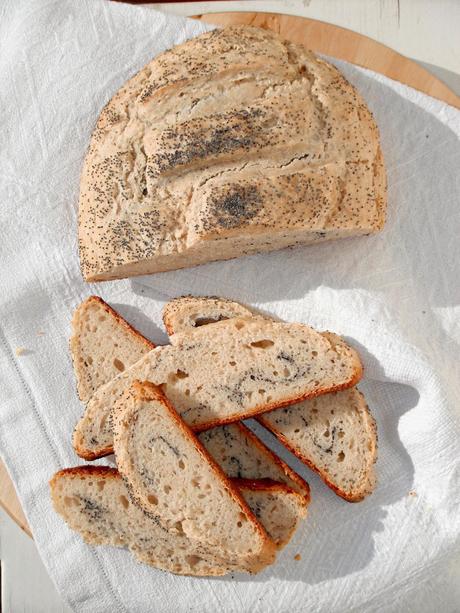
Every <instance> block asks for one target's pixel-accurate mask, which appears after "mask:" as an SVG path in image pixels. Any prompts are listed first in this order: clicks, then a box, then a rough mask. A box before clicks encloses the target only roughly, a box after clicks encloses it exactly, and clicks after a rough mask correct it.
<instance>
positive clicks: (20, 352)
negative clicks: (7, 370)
mask: <svg viewBox="0 0 460 613" xmlns="http://www.w3.org/2000/svg"><path fill="white" fill-rule="evenodd" d="M26 351H27V349H26V348H25V347H16V355H24V353H25V352H26Z"/></svg>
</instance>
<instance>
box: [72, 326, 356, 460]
mask: <svg viewBox="0 0 460 613" xmlns="http://www.w3.org/2000/svg"><path fill="white" fill-rule="evenodd" d="M171 342H172V345H168V346H165V347H157V348H156V349H153V350H152V351H150V352H149V353H148V354H147V355H146V356H144V358H141V359H140V360H139V361H138V362H137V363H136V364H134V365H133V366H131V367H130V368H129V369H127V370H126V371H124V372H123V373H120V374H119V375H118V376H117V377H116V378H115V379H113V380H112V381H110V382H109V383H107V384H106V385H104V386H102V387H101V388H99V389H98V390H97V391H96V393H95V394H94V395H93V397H92V398H91V399H90V401H89V402H88V404H87V405H86V410H85V414H84V416H83V417H82V419H81V420H80V422H79V423H78V424H77V427H76V429H75V433H74V448H75V450H76V452H77V453H78V454H79V455H80V456H81V457H84V458H86V459H94V458H97V457H101V456H102V455H104V454H108V453H110V452H111V450H112V431H111V423H110V419H109V416H110V411H111V409H112V407H113V406H114V404H115V402H116V400H117V399H118V398H120V396H121V395H122V394H123V392H124V390H125V389H126V388H127V387H128V386H129V385H130V384H131V383H132V381H133V380H135V379H139V380H147V381H151V382H152V383H154V384H155V385H161V386H162V389H163V391H164V393H165V394H166V396H167V397H168V399H169V400H170V401H171V402H172V404H173V406H174V407H175V409H176V410H177V411H178V412H179V414H180V415H181V416H182V417H183V419H184V420H185V421H186V422H187V424H188V425H189V426H190V427H191V428H192V429H193V430H194V431H196V432H200V431H203V430H206V429H208V428H212V427H213V426H215V425H223V424H225V423H230V422H232V421H237V420H239V419H242V418H245V417H249V416H251V415H257V414H259V413H262V412H264V411H269V410H272V409H274V408H277V407H281V406H286V405H288V404H292V403H294V402H298V401H300V400H302V399H304V398H309V397H314V396H317V395H320V394H324V393H326V392H330V391H335V390H339V389H342V388H348V387H350V386H352V385H354V384H355V383H356V382H357V381H359V379H360V378H361V375H362V366H361V362H360V359H359V357H358V354H357V353H356V351H354V350H353V349H352V348H351V347H349V346H348V345H346V343H345V342H344V341H342V340H341V339H338V338H337V337H334V338H333V339H332V340H330V339H328V338H326V337H325V336H324V335H322V334H320V333H319V332H316V331H315V330H313V329H312V328H310V327H308V326H305V325H303V324H295V323H289V324H288V323H279V322H272V321H269V320H266V319H262V318H256V317H251V318H247V319H229V320H227V321H220V322H218V323H215V324H213V325H212V326H202V327H199V328H197V329H196V330H194V331H193V332H190V333H187V334H174V335H173V336H172V337H171Z"/></svg>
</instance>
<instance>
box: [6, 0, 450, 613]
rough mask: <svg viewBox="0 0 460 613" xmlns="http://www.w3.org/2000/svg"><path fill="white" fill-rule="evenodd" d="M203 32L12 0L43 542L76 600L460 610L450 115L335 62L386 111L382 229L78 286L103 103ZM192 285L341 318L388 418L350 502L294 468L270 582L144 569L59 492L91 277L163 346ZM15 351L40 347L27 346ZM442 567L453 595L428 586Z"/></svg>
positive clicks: (70, 461) (77, 5) (15, 373)
mask: <svg viewBox="0 0 460 613" xmlns="http://www.w3.org/2000/svg"><path fill="white" fill-rule="evenodd" d="M204 29H205V28H204V26H203V25H202V24H199V23H197V22H193V21H188V20H184V19H182V18H176V17H172V16H165V15H162V14H160V13H157V12H155V11H152V10H146V9H143V8H136V7H132V6H127V5H120V4H116V3H107V2H102V1H100V0H90V1H86V2H80V1H75V2H69V1H65V0H40V1H36V2H29V1H28V0H20V1H18V0H6V2H5V0H4V1H3V3H2V4H1V7H0V104H1V116H0V126H1V141H0V142H1V147H0V199H1V208H0V216H1V218H0V228H1V241H0V250H1V280H0V326H1V343H0V347H1V349H0V359H1V379H2V383H1V392H0V395H1V413H0V419H1V428H0V447H1V453H2V456H3V458H4V460H5V462H6V464H7V466H8V469H9V471H10V474H11V476H12V478H13V480H14V482H15V484H16V487H17V488H18V491H19V496H20V499H21V502H22V504H23V507H24V510H25V512H26V515H27V518H28V521H29V523H30V526H31V528H32V531H33V534H34V538H35V542H36V544H37V547H38V549H39V551H40V554H41V556H42V558H43V560H44V563H45V564H46V567H47V569H48V571H49V573H50V575H51V577H52V578H53V580H54V581H55V583H56V585H57V587H58V588H59V590H60V592H61V593H62V595H63V597H64V598H65V599H66V600H67V601H68V602H69V603H70V605H71V606H72V607H73V608H74V609H75V610H76V611H84V612H88V611H89V612H99V611H101V612H106V611H107V612H108V611H110V612H111V611H136V612H144V611H159V612H160V611H161V612H179V613H181V612H185V611H199V612H200V613H201V612H205V613H207V612H209V613H213V612H215V611H225V612H230V611H235V612H238V613H240V612H251V613H256V612H264V613H265V612H272V611H273V612H282V611H289V612H291V613H295V612H300V611H307V610H308V611H315V612H322V611H324V612H328V613H334V612H343V611H352V610H353V611H355V610H356V611H376V610H379V611H401V610H404V611H411V610H414V611H415V610H417V611H427V612H432V611H434V610H439V611H441V610H443V611H454V610H458V609H457V608H456V606H455V604H453V603H454V602H455V593H456V594H457V596H458V587H457V588H456V589H457V592H455V587H454V586H453V585H452V582H451V581H450V580H449V577H451V575H448V574H446V573H447V572H448V571H446V568H447V569H449V568H450V569H451V568H452V567H451V566H449V564H451V561H452V560H453V559H454V556H455V554H456V553H458V545H459V530H460V508H459V503H460V482H459V481H460V479H459V455H460V453H459V452H460V446H459V438H458V433H459V428H458V406H456V404H457V398H458V397H459V396H460V376H459V367H458V364H459V360H458V353H459V343H460V324H459V316H460V283H459V271H458V267H459V262H460V260H459V255H460V253H459V236H460V206H459V202H460V179H459V177H460V173H459V164H460V157H459V153H460V144H459V135H460V113H459V112H458V111H457V110H455V109H453V108H451V107H448V106H447V105H445V104H442V103H441V102H438V101H436V100H433V99H431V98H429V97H427V96H425V95H422V94H421V93H418V92H416V91H414V90H411V89H409V88H407V87H404V86H402V85H400V84H398V83H395V82H392V81H390V80H388V79H386V78H384V77H382V76H379V75H376V74H373V73H371V72H369V71H366V70H363V69H359V68H356V67H354V66H350V65H347V64H344V63H342V62H336V63H337V64H338V65H339V66H340V68H341V69H342V70H343V71H344V73H345V74H346V76H347V77H348V78H349V79H350V81H352V82H353V83H354V84H356V86H357V87H358V89H359V90H360V92H361V93H362V94H363V96H364V97H365V99H366V100H367V102H368V104H369V106H370V108H371V109H372V111H373V112H374V114H375V117H376V120H377V122H378V124H379V126H380V130H381V136H382V144H383V150H384V154H385V161H386V166H387V170H388V184H389V185H388V195H389V208H388V221H387V224H386V227H385V229H384V231H383V232H382V233H381V234H379V235H377V236H372V237H367V238H358V239H350V240H346V241H341V242H336V243H331V244H325V245H321V246H316V247H310V248H299V249H296V250H288V251H282V252H278V253H272V254H268V255H261V256H254V257H246V258H242V259H238V260H234V261H230V262H218V263H214V264H210V265H206V266H202V267H200V268H194V269H190V270H183V271H179V272H171V273H165V274H159V275H155V276H152V277H145V278H139V279H133V280H125V281H118V282H111V283H104V284H99V285H93V286H90V285H87V284H85V283H84V282H83V281H82V278H81V276H80V271H79V262H78V256H77V240H76V236H77V221H76V212H77V197H78V185H79V174H80V168H81V164H82V159H83V156H84V154H85V150H86V147H87V144H88V141H89V137H90V134H91V131H92V129H93V126H94V124H95V121H96V118H97V116H98V113H99V112H100V110H101V108H102V106H103V105H104V103H105V102H106V101H107V100H108V99H109V98H110V97H111V96H112V94H113V93H114V92H115V91H116V90H117V89H118V87H119V86H120V85H121V84H122V83H123V82H124V81H125V80H126V79H127V78H128V77H129V76H130V75H132V74H133V73H134V72H136V70H138V69H139V68H140V67H142V66H143V65H144V64H145V63H146V62H147V61H148V60H149V59H150V58H151V57H152V56H154V55H155V54H156V53H158V52H160V51H161V50H163V49H165V48H166V47H169V46H172V45H173V44H174V43H178V42H180V41H183V40H184V39H186V38H188V37H191V36H192V35H195V34H198V33H200V32H202V31H203V30H204ZM188 292H192V293H196V294H219V295H223V296H227V297H230V298H234V299H237V300H241V301H243V302H247V303H248V304H251V305H254V306H256V307H260V308H262V309H264V310H266V311H269V312H270V313H274V314H276V315H278V316H280V317H282V318H284V319H286V320H292V321H301V322H308V323H309V324H311V325H313V326H316V327H318V328H319V329H325V328H327V329H330V330H334V331H335V332H337V333H339V334H342V335H345V337H346V338H348V339H349V340H350V342H352V343H353V344H354V345H355V346H356V347H357V348H358V349H359V350H360V352H361V355H362V357H363V360H364V364H365V369H366V370H365V379H364V382H363V384H362V389H363V391H364V392H365V393H366V395H367V398H368V400H369V404H370V406H371V408H372V411H373V413H374V415H375V416H376V418H377V422H378V429H379V442H380V453H379V459H378V463H377V473H378V479H379V485H378V487H377V490H376V491H375V493H374V494H373V495H372V496H371V497H370V498H368V499H367V500H366V501H364V502H362V503H360V504H358V505H350V504H348V503H346V502H344V501H342V500H341V499H339V498H337V497H336V496H335V495H334V494H333V493H332V492H331V491H330V490H328V489H327V488H326V487H325V486H324V485H323V484H322V482H321V481H320V480H319V479H318V478H317V477H316V476H314V475H312V473H311V472H309V471H307V470H306V469H303V468H302V467H301V466H300V465H299V463H296V462H294V463H293V464H294V465H295V466H296V467H297V468H298V469H299V470H300V472H301V473H302V475H304V476H306V477H307V478H308V480H309V481H310V483H311V485H312V503H311V507H310V513H309V516H308V518H307V520H306V521H305V522H304V523H303V525H302V526H301V527H300V529H299V530H298V533H297V534H296V536H295V537H294V539H293V541H292V542H291V544H290V545H289V546H288V547H287V548H286V549H285V550H284V551H283V552H282V553H281V554H280V555H279V556H278V561H277V563H276V564H275V565H274V566H273V567H271V568H269V569H267V570H265V571H264V572H263V573H262V574H260V575H258V576H255V577H244V576H236V577H234V578H222V579H212V580H208V579H193V578H184V577H175V576H173V575H169V574H166V573H161V572H158V571H156V570H154V569H151V568H149V567H145V566H141V565H138V564H136V563H135V562H134V561H133V560H132V558H131V556H130V555H129V554H128V553H127V552H126V551H123V550H117V549H112V548H103V547H100V548H91V547H88V546H87V545H85V544H84V543H83V542H82V540H81V538H80V537H79V536H78V535H76V534H74V533H72V532H71V531H70V530H69V529H67V527H66V526H65V525H64V523H63V521H62V520H61V518H60V517H58V516H57V515H56V514H55V513H54V512H53V510H52V508H51V504H50V498H49V491H48V480H49V478H50V477H51V476H52V474H53V473H54V472H55V471H56V470H58V469H60V468H63V467H66V466H72V465H76V464H78V463H79V461H78V459H77V457H76V456H75V454H74V452H73V451H72V447H71V442H70V439H71V433H72V429H73V427H74V425H75V423H76V421H77V419H78V417H79V416H80V414H81V411H82V407H81V405H80V403H79V401H78V400H77V396H76V393H75V383H74V378H73V372H72V365H71V361H70V356H69V351H68V338H69V334H70V320H71V316H72V312H73V310H74V308H75V307H76V306H77V304H78V303H79V302H80V301H81V300H83V299H84V298H86V297H87V296H88V295H89V294H90V293H98V294H100V295H101V296H102V297H103V298H104V299H106V300H107V301H109V302H110V303H111V304H112V305H113V306H114V307H115V308H116V309H118V310H120V312H121V313H122V314H123V315H125V316H126V317H127V318H128V320H129V321H131V322H132V323H133V324H134V325H135V326H136V327H138V328H139V329H140V330H141V331H142V332H144V333H145V334H147V335H148V336H150V337H151V338H152V340H154V341H156V342H164V341H165V340H166V337H165V334H164V332H163V330H162V326H161V319H160V311H161V307H162V305H163V303H164V302H165V301H166V300H167V299H169V298H171V297H173V296H176V295H179V294H183V293H188ZM39 332H43V335H39ZM17 347H23V348H25V349H26V351H25V352H24V353H23V354H22V355H16V351H15V349H16V348H17ZM456 412H457V413H456ZM410 492H412V493H411V495H409V493H410ZM297 553H300V554H301V560H300V561H296V560H294V555H295V554H297ZM436 576H439V581H440V582H441V584H440V585H442V589H440V588H439V585H438V589H435V590H430V589H429V586H430V585H431V584H432V582H433V577H436ZM453 590H454V591H453Z"/></svg>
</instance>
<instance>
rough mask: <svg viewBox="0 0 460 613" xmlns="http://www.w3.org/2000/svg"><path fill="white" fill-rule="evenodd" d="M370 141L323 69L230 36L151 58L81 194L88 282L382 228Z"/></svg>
mask: <svg viewBox="0 0 460 613" xmlns="http://www.w3.org/2000/svg"><path fill="white" fill-rule="evenodd" d="M385 207H386V181H385V171H384V166H383V161H382V153H381V149H380V145H379V133H378V129H377V126H376V124H375V122H374V120H373V118H372V115H371V113H370V111H369V109H368V108H367V106H366V104H365V102H364V101H363V99H362V98H361V96H360V95H359V94H358V93H357V91H356V90H355V89H354V87H352V85H350V83H349V82H348V81H347V80H346V79H345V78H344V77H343V75H342V74H341V73H340V72H339V70H337V68H335V67H334V66H332V65H331V64H329V63H328V62H326V61H324V60H322V59H320V58H318V57H317V56H316V55H314V54H313V53H311V52H310V51H308V50H307V49H305V48H304V47H303V46H301V45H298V44H294V43H291V42H288V41H285V40H282V39H281V38H280V37H279V36H277V35H276V34H274V33H273V32H270V31H266V30H261V29H258V28H253V27H247V26H232V27H227V28H224V29H222V30H214V31H213V32H208V33H206V34H202V35H201V36H198V37H197V38H194V39H193V40H189V41H187V42H186V43H184V44H182V45H179V46H177V47H174V48H173V49H171V50H170V51H167V52H166V53H163V54H161V55H159V56H158V57H156V58H155V59H153V60H152V61H151V62H150V63H149V64H148V65H147V66H146V67H145V68H143V69H142V70H141V71H140V72H139V73H138V74H136V75H135V76H134V77H133V78H132V79H131V80H130V81H128V82H127V83H126V84H125V85H124V86H123V87H122V88H121V89H120V90H119V91H118V92H117V93H116V94H115V96H114V97H113V98H112V100H110V102H109V103H108V104H107V105H106V106H105V108H104V109H103V110H102V112H101V115H100V117H99V119H98V122H97V126H96V128H95V130H94V133H93V136H92V138H91V143H90V146H89V149H88V153H87V155H86V159H85V163H84V167H83V171H82V176H81V185H80V201H79V245H80V261H81V269H82V273H83V276H84V278H85V279H86V280H87V281H101V280H108V279H117V278H121V277H128V276H132V275H140V274H148V273H154V272H158V271H164V270H174V269H177V268H183V267H188V266H194V265H197V264H201V263H204V262H209V261H212V260H225V259H228V258H234V257H239V256H241V255H244V254H252V253H258V252H267V251H272V250H274V249H281V248H284V247H288V246H293V245H300V244H309V243H316V242H319V241H324V240H328V239H336V238H341V237H349V236H358V235H367V234H371V233H374V232H376V231H378V230H380V229H381V228H382V227H383V224H384V221H385Z"/></svg>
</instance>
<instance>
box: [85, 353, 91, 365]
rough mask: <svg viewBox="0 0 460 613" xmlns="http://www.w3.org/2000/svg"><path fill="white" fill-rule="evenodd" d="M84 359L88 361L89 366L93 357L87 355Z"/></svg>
mask: <svg viewBox="0 0 460 613" xmlns="http://www.w3.org/2000/svg"><path fill="white" fill-rule="evenodd" d="M86 361H87V362H88V364H89V365H90V366H91V364H92V363H93V358H92V357H91V356H90V355H89V356H88V357H87V358H86Z"/></svg>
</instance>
